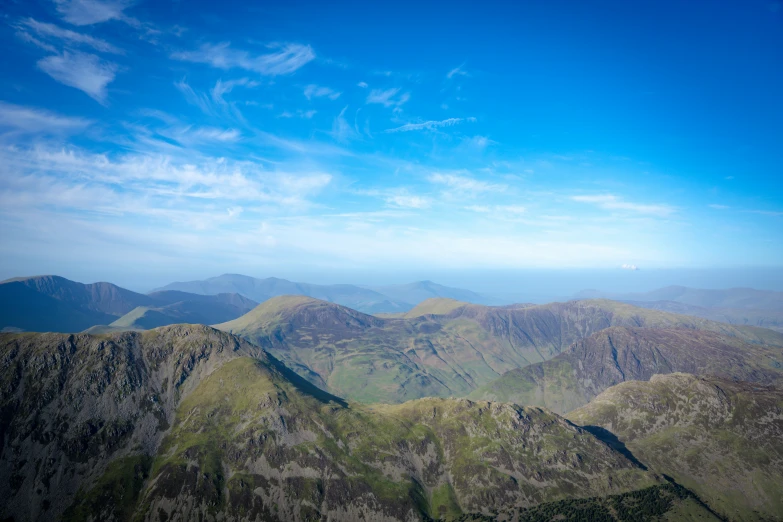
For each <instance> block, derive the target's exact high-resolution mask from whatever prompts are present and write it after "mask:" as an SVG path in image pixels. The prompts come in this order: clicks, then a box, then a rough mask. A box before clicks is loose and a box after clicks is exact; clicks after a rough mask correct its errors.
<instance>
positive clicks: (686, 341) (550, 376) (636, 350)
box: [469, 316, 783, 414]
mask: <svg viewBox="0 0 783 522" xmlns="http://www.w3.org/2000/svg"><path fill="white" fill-rule="evenodd" d="M681 317H684V316H681ZM714 324H717V323H714ZM779 337H780V339H781V340H783V335H779ZM747 340H748V339H747V338H746V339H744V340H743V339H742V338H740V337H737V336H728V335H726V334H725V333H723V332H720V331H716V330H713V331H707V330H695V329H692V328H663V329H654V328H639V327H619V326H614V327H611V328H607V329H604V330H601V331H599V332H596V333H594V334H592V335H591V336H589V337H586V338H585V339H582V340H579V341H577V342H575V343H574V344H573V345H572V346H571V347H570V348H569V349H568V350H565V351H563V352H562V353H561V354H559V355H558V356H556V357H554V358H553V359H551V360H549V361H545V362H541V363H536V364H532V365H530V366H527V367H524V368H519V369H515V370H511V371H509V372H508V373H506V374H504V375H503V376H502V377H500V378H499V379H497V380H495V381H493V382H491V383H489V384H486V385H484V386H482V387H481V388H479V389H477V390H475V391H474V392H472V393H471V394H470V395H469V397H470V398H472V399H483V400H493V401H503V402H514V403H516V404H524V405H530V406H543V407H546V408H549V409H550V410H552V411H555V412H558V413H561V414H562V413H567V412H569V411H571V410H573V409H575V408H577V407H579V406H583V405H584V404H587V403H588V402H589V401H590V400H591V399H592V398H593V397H595V396H596V395H598V394H599V393H601V392H602V391H604V390H606V389H607V388H609V387H611V386H614V385H616V384H619V383H621V382H624V381H630V380H648V379H650V378H651V377H652V376H653V375H655V374H662V373H673V372H687V373H692V374H697V375H706V374H714V375H719V376H723V377H725V378H730V379H739V380H744V381H751V382H758V383H762V384H775V383H778V384H783V349H781V345H782V344H783V343H781V342H780V340H779V341H778V342H777V345H764V344H758V343H750V342H747Z"/></svg>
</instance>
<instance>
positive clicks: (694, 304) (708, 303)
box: [574, 286, 783, 332]
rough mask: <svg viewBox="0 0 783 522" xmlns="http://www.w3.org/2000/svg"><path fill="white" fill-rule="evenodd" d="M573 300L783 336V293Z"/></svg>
mask: <svg viewBox="0 0 783 522" xmlns="http://www.w3.org/2000/svg"><path fill="white" fill-rule="evenodd" d="M574 297H575V298H577V299H594V298H607V299H614V300H616V301H622V302H626V303H629V304H633V305H634V306H640V307H643V308H652V309H655V310H664V311H667V312H674V313H678V314H686V315H695V316H697V317H704V318H705V319H711V320H713V321H721V322H724V323H729V324H744V325H751V326H761V327H763V328H770V329H772V330H776V331H779V332H783V292H772V291H767V290H755V289H753V288H729V289H726V290H703V289H698V288H688V287H685V286H667V287H665V288H660V289H658V290H653V291H651V292H643V293H629V294H617V293H608V292H601V291H599V290H582V291H581V292H579V293H578V294H576V295H575V296H574Z"/></svg>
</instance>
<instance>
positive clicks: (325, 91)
mask: <svg viewBox="0 0 783 522" xmlns="http://www.w3.org/2000/svg"><path fill="white" fill-rule="evenodd" d="M341 94H342V93H341V92H337V91H335V90H333V89H330V88H329V87H321V86H318V85H314V84H310V85H308V86H307V87H305V90H304V95H305V98H307V99H308V100H311V99H313V98H329V99H330V100H336V99H337V98H339V97H340V95H341Z"/></svg>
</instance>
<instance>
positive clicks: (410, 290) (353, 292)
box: [157, 274, 498, 314]
mask: <svg viewBox="0 0 783 522" xmlns="http://www.w3.org/2000/svg"><path fill="white" fill-rule="evenodd" d="M157 290H180V291H183V292H190V293H193V294H205V295H213V294H218V293H226V292H231V293H237V294H241V295H244V296H245V297H248V298H250V299H253V300H255V301H258V302H259V303H260V302H263V301H266V300H267V299H271V298H272V297H278V296H281V295H303V296H307V297H312V298H315V299H320V300H322V301H329V302H332V303H337V304H340V305H343V306H347V307H349V308H353V309H354V310H358V311H360V312H364V313H368V314H374V313H395V312H407V311H408V310H410V309H412V308H413V307H414V306H415V305H417V304H418V303H420V302H421V301H424V300H426V299H430V298H434V297H444V298H450V299H457V300H463V301H468V302H471V303H476V304H498V303H497V302H496V301H495V300H494V299H492V298H488V297H485V296H482V295H480V294H477V293H475V292H471V291H470V290H462V289H460V288H451V287H447V286H443V285H439V284H437V283H433V282H432V281H417V282H415V283H409V284H403V285H387V286H377V287H363V286H357V285H348V284H340V285H315V284H310V283H295V282H292V281H287V280H285V279H278V278H276V277H268V278H265V279H258V278H255V277H249V276H244V275H239V274H223V275H221V276H217V277H211V278H209V279H205V280H203V281H188V282H181V283H171V284H169V285H166V286H164V287H162V288H159V289H157Z"/></svg>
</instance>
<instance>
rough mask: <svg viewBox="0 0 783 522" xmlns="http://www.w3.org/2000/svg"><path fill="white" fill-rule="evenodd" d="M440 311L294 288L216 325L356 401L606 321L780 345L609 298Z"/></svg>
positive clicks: (569, 337)
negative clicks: (370, 306)
mask: <svg viewBox="0 0 783 522" xmlns="http://www.w3.org/2000/svg"><path fill="white" fill-rule="evenodd" d="M425 303H426V304H425V305H424V306H425V310H424V311H427V312H431V311H437V310H436V309H437V308H438V307H440V305H442V304H445V305H446V308H444V309H442V310H441V311H444V312H446V313H443V314H440V315H438V314H432V313H424V314H422V315H420V316H418V317H413V318H410V319H408V318H405V317H393V318H387V317H374V316H370V315H367V314H362V313H361V312H357V311H355V310H351V309H349V308H346V307H342V306H340V305H336V304H334V303H328V302H325V301H318V300H315V299H313V298H306V297H301V296H287V297H278V298H275V299H274V300H270V301H267V302H265V303H262V304H261V305H259V306H258V307H257V308H256V309H255V310H254V311H251V312H249V313H248V314H246V315H245V316H243V317H242V318H238V319H235V320H234V321H229V322H227V323H222V324H218V325H216V327H217V328H219V329H222V330H225V331H228V332H231V333H234V334H237V335H240V336H243V337H245V338H246V339H248V340H250V341H251V342H253V343H255V344H257V345H259V346H261V347H263V348H264V349H265V350H267V351H269V352H270V353H271V354H273V355H274V356H275V357H277V358H278V359H280V360H281V361H283V362H284V363H285V364H286V365H288V366H289V367H290V368H292V369H293V370H294V371H296V372H297V373H299V374H300V375H301V376H303V377H304V378H306V379H308V380H310V381H311V382H313V383H314V384H316V385H317V386H319V387H321V388H322V389H324V390H327V391H329V392H331V393H334V394H336V395H340V396H343V397H347V398H349V399H352V400H356V401H359V402H392V403H396V402H403V401H405V400H410V399H415V398H419V397H423V396H434V397H449V396H464V395H467V394H468V393H471V392H473V391H474V390H475V389H477V388H479V387H481V386H483V385H485V384H488V383H490V382H492V381H493V380H495V379H498V378H499V377H501V376H502V375H503V374H505V373H506V372H508V371H510V370H514V369H517V368H523V367H526V366H529V365H531V364H534V363H539V362H543V361H547V360H549V359H552V358H553V357H555V356H557V355H558V354H559V353H560V352H562V351H563V350H566V349H568V348H569V347H570V346H571V344H572V343H574V342H576V341H578V340H580V339H582V338H584V337H589V336H590V335H592V334H593V333H595V332H597V331H599V330H603V329H605V328H608V327H610V326H629V327H638V326H640V325H641V326H645V327H649V328H658V329H664V328H673V327H682V328H689V329H691V330H697V331H698V330H709V331H714V332H717V333H719V334H720V335H724V336H727V337H731V338H736V339H741V340H743V341H746V342H749V343H757V344H759V345H760V346H763V345H764V344H765V343H767V344H775V343H777V345H781V346H783V335H781V334H778V333H776V332H773V331H771V330H764V329H761V328H758V329H757V328H753V327H737V326H732V325H727V324H723V323H717V322H713V321H707V320H704V319H699V318H692V317H687V316H679V315H675V314H668V313H665V312H658V311H654V310H646V309H643V308H636V307H632V306H630V305H625V304H622V303H615V302H612V301H601V300H598V301H571V302H567V303H550V304H548V305H538V306H525V307H521V308H507V307H486V306H482V305H473V304H462V303H458V302H454V301H435V302H425Z"/></svg>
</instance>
